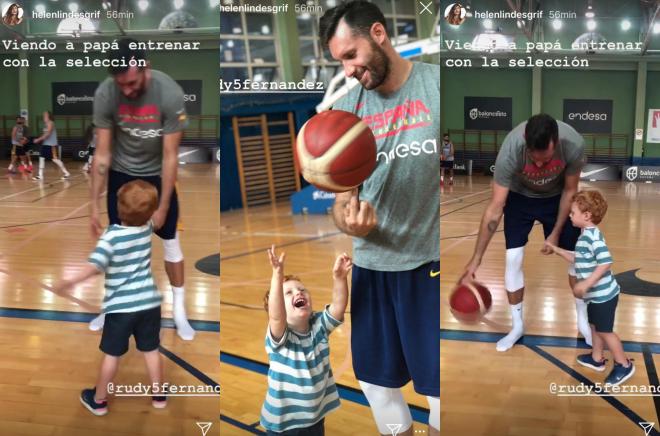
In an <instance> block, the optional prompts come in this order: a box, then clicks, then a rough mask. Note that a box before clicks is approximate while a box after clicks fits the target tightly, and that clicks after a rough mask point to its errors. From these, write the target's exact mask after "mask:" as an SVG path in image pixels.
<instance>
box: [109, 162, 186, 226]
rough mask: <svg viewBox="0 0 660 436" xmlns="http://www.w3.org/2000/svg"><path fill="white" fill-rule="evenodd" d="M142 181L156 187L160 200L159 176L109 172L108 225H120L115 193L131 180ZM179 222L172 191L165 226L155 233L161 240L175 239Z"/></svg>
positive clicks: (177, 205) (175, 200)
mask: <svg viewBox="0 0 660 436" xmlns="http://www.w3.org/2000/svg"><path fill="white" fill-rule="evenodd" d="M137 179H140V180H144V181H145V182H149V183H151V184H152V185H154V186H155V187H156V189H157V190H158V197H159V198H160V184H161V180H160V176H132V175H130V174H125V173H120V172H119V171H113V170H110V174H109V175H108V217H109V218H110V224H121V220H120V219H119V211H118V210H117V192H118V191H119V188H121V187H122V186H123V185H124V184H126V183H128V182H131V181H133V180H137ZM178 220H179V201H178V199H177V196H176V189H174V190H173V191H172V197H171V199H170V208H169V210H168V211H167V217H166V218H165V224H163V227H161V228H160V229H158V230H157V231H156V232H155V233H156V234H157V235H158V236H159V237H160V238H161V239H174V238H175V237H176V226H177V222H178Z"/></svg>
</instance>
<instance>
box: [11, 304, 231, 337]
mask: <svg viewBox="0 0 660 436" xmlns="http://www.w3.org/2000/svg"><path fill="white" fill-rule="evenodd" d="M97 316H98V313H89V312H72V311H65V310H44V309H22V308H14V307H0V318H20V319H34V320H40V321H65V322H81V323H88V322H90V321H91V320H92V319H94V318H96V317H97ZM188 321H189V322H190V325H191V326H193V327H194V329H195V330H197V331H202V332H215V333H219V332H220V323H219V322H217V321H205V320H195V319H190V320H188ZM160 326H161V328H162V327H164V328H169V329H174V328H175V326H174V320H173V319H172V318H161V325H160Z"/></svg>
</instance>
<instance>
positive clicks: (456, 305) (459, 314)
mask: <svg viewBox="0 0 660 436" xmlns="http://www.w3.org/2000/svg"><path fill="white" fill-rule="evenodd" d="M492 304H493V297H492V295H491V293H490V291H489V290H488V288H487V287H485V286H484V285H482V284H480V283H476V282H472V283H469V284H467V285H458V286H456V288H455V289H454V290H453V291H452V293H451V295H450V296H449V305H450V306H451V310H452V313H453V314H454V316H455V317H456V318H457V319H458V320H459V321H464V322H474V321H476V320H478V319H479V318H481V316H483V315H484V314H486V313H487V312H488V311H489V310H490V307H491V305H492Z"/></svg>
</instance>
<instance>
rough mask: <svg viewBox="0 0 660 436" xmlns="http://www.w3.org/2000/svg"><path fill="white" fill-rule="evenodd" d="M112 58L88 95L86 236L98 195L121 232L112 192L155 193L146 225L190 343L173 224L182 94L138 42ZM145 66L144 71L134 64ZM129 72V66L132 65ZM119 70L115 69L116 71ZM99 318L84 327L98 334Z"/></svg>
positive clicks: (125, 43)
mask: <svg viewBox="0 0 660 436" xmlns="http://www.w3.org/2000/svg"><path fill="white" fill-rule="evenodd" d="M118 45H119V49H118V50H113V51H111V53H110V56H109V57H110V61H111V65H113V66H111V67H110V73H111V75H112V77H109V78H107V79H106V80H105V81H104V82H102V83H101V84H100V85H99V87H98V88H97V90H96V93H95V95H94V125H95V126H96V152H95V157H94V161H93V163H92V166H93V169H92V202H91V205H92V206H91V212H92V213H91V224H92V232H93V233H95V234H96V235H98V234H99V233H100V232H101V230H102V228H101V225H100V222H99V201H100V197H101V192H102V191H103V190H104V189H105V188H106V187H107V190H108V194H107V206H108V216H109V219H110V224H121V221H120V219H119V214H118V209H117V192H118V191H119V189H120V188H121V187H122V186H123V185H124V184H126V183H128V182H130V181H132V180H135V179H142V180H146V181H147V182H149V183H151V184H153V185H154V186H156V188H157V189H158V193H159V203H158V209H157V210H156V212H154V214H153V216H152V218H151V220H152V222H153V226H154V228H155V229H156V231H155V233H156V234H157V235H158V236H159V237H160V238H161V240H162V241H163V252H164V256H163V257H164V259H165V271H166V272H167V276H168V278H169V280H170V285H171V286H172V291H173V294H174V298H173V318H174V323H175V325H176V329H177V334H178V335H179V336H180V337H181V338H182V339H184V340H192V339H193V338H194V335H195V331H194V330H193V328H192V327H191V326H190V324H189V323H188V319H187V316H186V312H185V291H184V287H183V284H184V274H183V272H184V269H183V253H182V252H181V245H180V243H179V238H178V232H177V221H178V217H179V204H178V199H177V193H176V189H175V182H176V177H177V169H178V164H179V159H178V154H179V143H180V142H181V138H182V136H183V129H184V128H185V127H186V125H187V115H186V111H185V108H184V103H183V91H182V89H181V87H180V86H179V85H178V84H177V83H176V82H175V81H174V80H173V79H172V78H170V77H169V76H168V75H166V74H165V73H162V72H160V71H156V70H152V69H151V68H150V67H149V65H148V63H146V56H145V53H144V51H142V50H139V49H137V47H136V41H134V40H131V39H122V40H121V41H119V43H118ZM141 62H143V63H146V66H139V65H136V64H139V63H141ZM131 64H132V65H131ZM114 65H118V66H114ZM103 322H104V319H103V315H101V316H100V317H98V318H96V319H95V320H94V321H92V323H91V324H90V328H92V329H93V330H96V329H98V328H101V327H102V325H103Z"/></svg>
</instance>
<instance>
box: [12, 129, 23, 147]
mask: <svg viewBox="0 0 660 436" xmlns="http://www.w3.org/2000/svg"><path fill="white" fill-rule="evenodd" d="M15 127H16V131H15V136H13V137H12V138H11V143H12V145H23V144H21V141H22V140H23V138H24V137H25V126H23V125H22V124H16V126H15Z"/></svg>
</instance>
